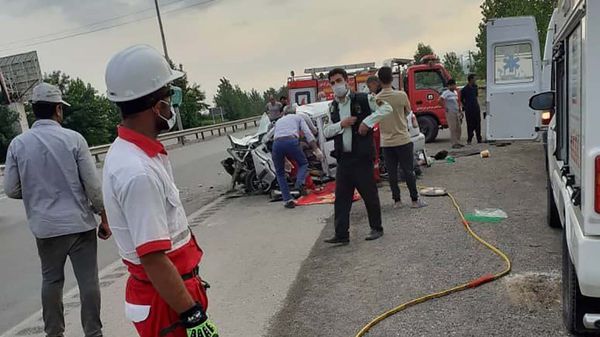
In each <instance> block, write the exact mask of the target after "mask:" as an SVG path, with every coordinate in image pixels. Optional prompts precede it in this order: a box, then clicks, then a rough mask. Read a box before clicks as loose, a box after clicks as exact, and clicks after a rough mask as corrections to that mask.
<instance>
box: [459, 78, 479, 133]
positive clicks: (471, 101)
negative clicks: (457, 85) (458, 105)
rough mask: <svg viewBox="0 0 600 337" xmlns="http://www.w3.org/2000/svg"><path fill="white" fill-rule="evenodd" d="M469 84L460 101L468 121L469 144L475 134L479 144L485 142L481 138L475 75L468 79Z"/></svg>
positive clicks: (462, 92)
mask: <svg viewBox="0 0 600 337" xmlns="http://www.w3.org/2000/svg"><path fill="white" fill-rule="evenodd" d="M467 79H468V81H469V83H467V85H465V87H464V88H462V90H461V91H460V100H461V102H462V105H463V109H464V111H465V116H466V119H467V144H469V145H471V143H472V142H473V134H475V136H476V137H477V143H482V142H483V137H481V108H480V107H479V99H478V98H479V88H478V87H477V78H476V77H475V74H469V76H468V77H467Z"/></svg>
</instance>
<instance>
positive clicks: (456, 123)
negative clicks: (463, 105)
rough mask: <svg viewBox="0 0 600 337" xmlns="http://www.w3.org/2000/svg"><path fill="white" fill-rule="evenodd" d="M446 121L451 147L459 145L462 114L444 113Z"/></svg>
mask: <svg viewBox="0 0 600 337" xmlns="http://www.w3.org/2000/svg"><path fill="white" fill-rule="evenodd" d="M446 120H447V121H448V128H450V142H452V145H459V144H460V138H461V136H462V113H460V112H449V111H446Z"/></svg>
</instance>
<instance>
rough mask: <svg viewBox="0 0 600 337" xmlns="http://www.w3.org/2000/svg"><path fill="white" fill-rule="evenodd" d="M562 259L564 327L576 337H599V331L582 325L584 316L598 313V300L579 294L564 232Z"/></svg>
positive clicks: (577, 281) (577, 282)
mask: <svg viewBox="0 0 600 337" xmlns="http://www.w3.org/2000/svg"><path fill="white" fill-rule="evenodd" d="M562 259H563V266H562V268H563V275H562V284H563V289H562V303H563V319H564V323H565V327H566V328H567V330H568V331H569V332H570V333H572V334H574V335H576V336H600V331H598V330H589V329H586V328H585V326H584V325H583V316H584V315H585V314H590V313H597V312H598V308H599V307H598V305H599V304H600V300H599V299H595V298H590V297H586V296H584V295H583V294H581V289H580V288H579V280H578V279H577V273H576V271H575V266H574V265H573V262H571V256H570V255H569V248H568V246H567V235H566V230H565V233H564V234H563V251H562Z"/></svg>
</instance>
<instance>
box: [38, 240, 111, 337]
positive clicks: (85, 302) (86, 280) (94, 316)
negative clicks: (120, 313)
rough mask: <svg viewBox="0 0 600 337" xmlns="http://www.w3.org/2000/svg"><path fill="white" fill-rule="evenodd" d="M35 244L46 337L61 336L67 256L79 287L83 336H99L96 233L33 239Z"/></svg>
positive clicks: (100, 325)
mask: <svg viewBox="0 0 600 337" xmlns="http://www.w3.org/2000/svg"><path fill="white" fill-rule="evenodd" d="M36 243H37V247H38V254H39V256H40V260H41V262H42V311H43V318H44V326H45V328H44V331H45V332H46V336H47V337H63V336H64V331H65V317H64V307H63V286H64V283H65V263H66V261H67V256H68V257H69V259H70V260H71V264H72V265H73V272H74V273H75V278H77V284H78V286H79V299H80V301H81V325H82V326H83V331H84V333H85V336H86V337H100V336H102V323H101V322H100V284H99V281H98V259H97V252H98V241H97V239H96V230H91V231H88V232H83V233H77V234H69V235H64V236H58V237H53V238H47V239H36Z"/></svg>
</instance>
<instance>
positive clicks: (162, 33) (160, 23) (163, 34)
mask: <svg viewBox="0 0 600 337" xmlns="http://www.w3.org/2000/svg"><path fill="white" fill-rule="evenodd" d="M154 5H155V6H156V16H157V17H158V27H159V28H160V36H161V38H162V44H163V50H164V51H165V58H166V59H167V60H168V61H171V59H170V58H169V52H168V51H167V40H166V39H165V31H164V29H163V24H162V19H161V17H160V7H159V6H158V0H154Z"/></svg>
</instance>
